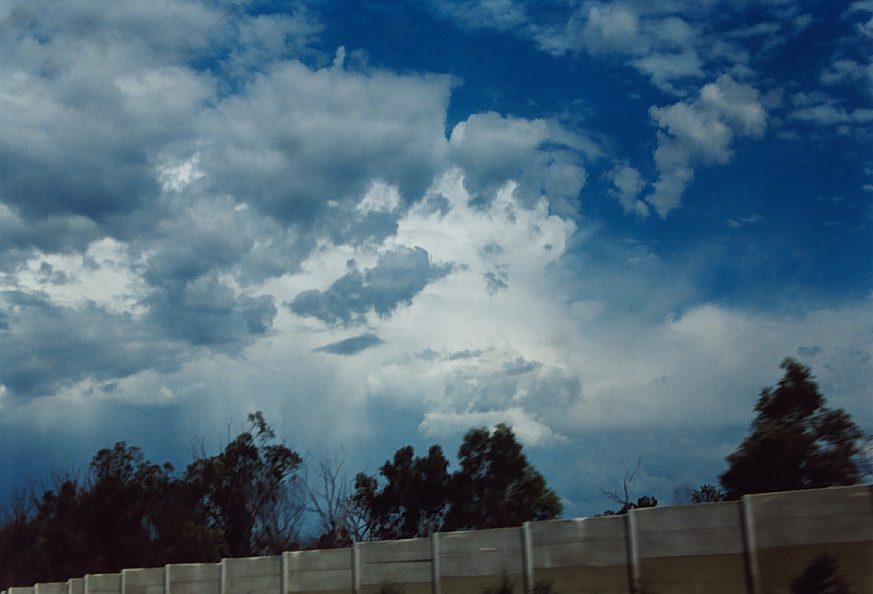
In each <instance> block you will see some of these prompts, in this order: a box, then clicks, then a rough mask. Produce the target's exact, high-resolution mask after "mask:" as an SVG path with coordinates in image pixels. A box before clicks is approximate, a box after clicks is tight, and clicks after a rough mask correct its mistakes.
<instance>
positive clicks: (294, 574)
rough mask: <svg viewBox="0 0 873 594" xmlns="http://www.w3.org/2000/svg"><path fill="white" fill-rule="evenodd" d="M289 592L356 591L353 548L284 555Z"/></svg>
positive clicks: (332, 593)
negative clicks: (353, 584) (353, 588)
mask: <svg viewBox="0 0 873 594" xmlns="http://www.w3.org/2000/svg"><path fill="white" fill-rule="evenodd" d="M282 561H283V565H284V567H283V573H284V579H283V580H282V582H283V584H284V587H285V592H287V593H289V594H290V593H292V592H294V593H306V594H314V593H316V592H321V593H329V594H352V587H353V586H352V575H353V569H352V567H353V563H352V561H353V559H352V549H335V550H331V551H295V552H293V553H285V554H284V555H282Z"/></svg>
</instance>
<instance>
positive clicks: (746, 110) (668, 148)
mask: <svg viewBox="0 0 873 594" xmlns="http://www.w3.org/2000/svg"><path fill="white" fill-rule="evenodd" d="M649 113H650V114H651V116H652V119H653V120H654V121H655V123H656V124H657V125H658V127H659V128H660V130H659V132H658V148H657V149H656V150H655V155H654V157H655V165H656V166H657V168H658V181H657V182H655V184H654V191H653V192H652V193H651V194H650V195H649V196H648V197H647V201H648V202H649V203H650V204H652V206H654V208H655V210H656V212H657V213H658V214H659V215H660V216H661V217H662V218H663V217H666V216H667V214H669V212H670V211H671V210H673V209H675V208H677V207H678V206H679V204H680V203H681V200H682V195H683V193H684V192H685V189H686V188H687V187H688V184H690V183H691V180H692V179H693V177H694V169H693V165H694V164H695V163H696V162H702V163H704V164H709V163H726V162H727V161H728V160H730V158H731V154H732V148H731V145H732V143H733V141H734V138H735V137H737V136H750V137H753V138H758V137H760V136H762V135H763V133H764V129H765V126H766V119H767V112H766V110H765V109H764V107H763V105H762V103H761V98H760V95H759V93H758V91H757V90H756V89H755V88H754V87H752V86H751V85H748V84H745V83H738V82H736V81H734V80H733V78H731V77H730V76H729V75H722V76H720V77H719V78H718V79H716V80H715V81H714V82H712V83H709V84H707V85H705V86H704V87H703V88H702V89H701V90H700V93H699V94H698V97H696V98H695V99H693V100H689V101H680V102H678V103H674V104H673V105H670V106H667V107H652V108H651V109H650V110H649Z"/></svg>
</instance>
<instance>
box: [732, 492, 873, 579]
mask: <svg viewBox="0 0 873 594" xmlns="http://www.w3.org/2000/svg"><path fill="white" fill-rule="evenodd" d="M746 505H747V506H748V508H749V515H750V517H751V523H752V531H753V537H754V543H755V550H754V551H751V552H750V554H752V555H754V557H755V561H756V565H757V568H758V572H759V575H758V576H757V577H758V579H757V588H756V589H757V592H756V594H765V593H769V592H773V593H774V594H783V593H786V592H788V589H789V586H790V583H791V581H792V580H793V579H794V578H796V577H797V576H799V575H800V574H801V573H803V571H804V570H805V569H806V568H807V567H808V566H809V564H810V563H811V562H812V561H813V560H815V559H816V558H818V557H819V556H820V555H823V554H825V553H827V554H829V555H832V556H833V557H834V558H835V559H836V560H837V562H838V564H839V571H840V574H841V575H842V576H843V577H844V579H846V580H847V581H848V582H849V583H850V585H851V587H852V589H853V591H854V592H871V591H873V585H871V584H873V487H871V486H869V485H866V486H857V487H838V488H831V489H815V490H808V491H791V492H786V493H766V494H760V495H751V496H746Z"/></svg>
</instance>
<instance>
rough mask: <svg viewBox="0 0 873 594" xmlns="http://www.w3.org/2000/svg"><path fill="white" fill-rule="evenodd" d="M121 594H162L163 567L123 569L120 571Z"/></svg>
mask: <svg viewBox="0 0 873 594" xmlns="http://www.w3.org/2000/svg"><path fill="white" fill-rule="evenodd" d="M121 594H164V569H163V568H162V567H152V568H149V569H125V570H124V571H122V572H121Z"/></svg>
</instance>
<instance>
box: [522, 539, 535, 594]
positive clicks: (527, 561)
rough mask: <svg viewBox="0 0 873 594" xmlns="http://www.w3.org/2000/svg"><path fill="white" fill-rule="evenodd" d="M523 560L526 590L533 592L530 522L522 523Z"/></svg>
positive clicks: (527, 593)
mask: <svg viewBox="0 0 873 594" xmlns="http://www.w3.org/2000/svg"><path fill="white" fill-rule="evenodd" d="M521 562H522V571H523V572H524V573H523V579H524V592H525V594H531V593H532V592H533V589H534V557H533V533H532V532H531V525H530V522H525V523H524V524H522V525H521Z"/></svg>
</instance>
